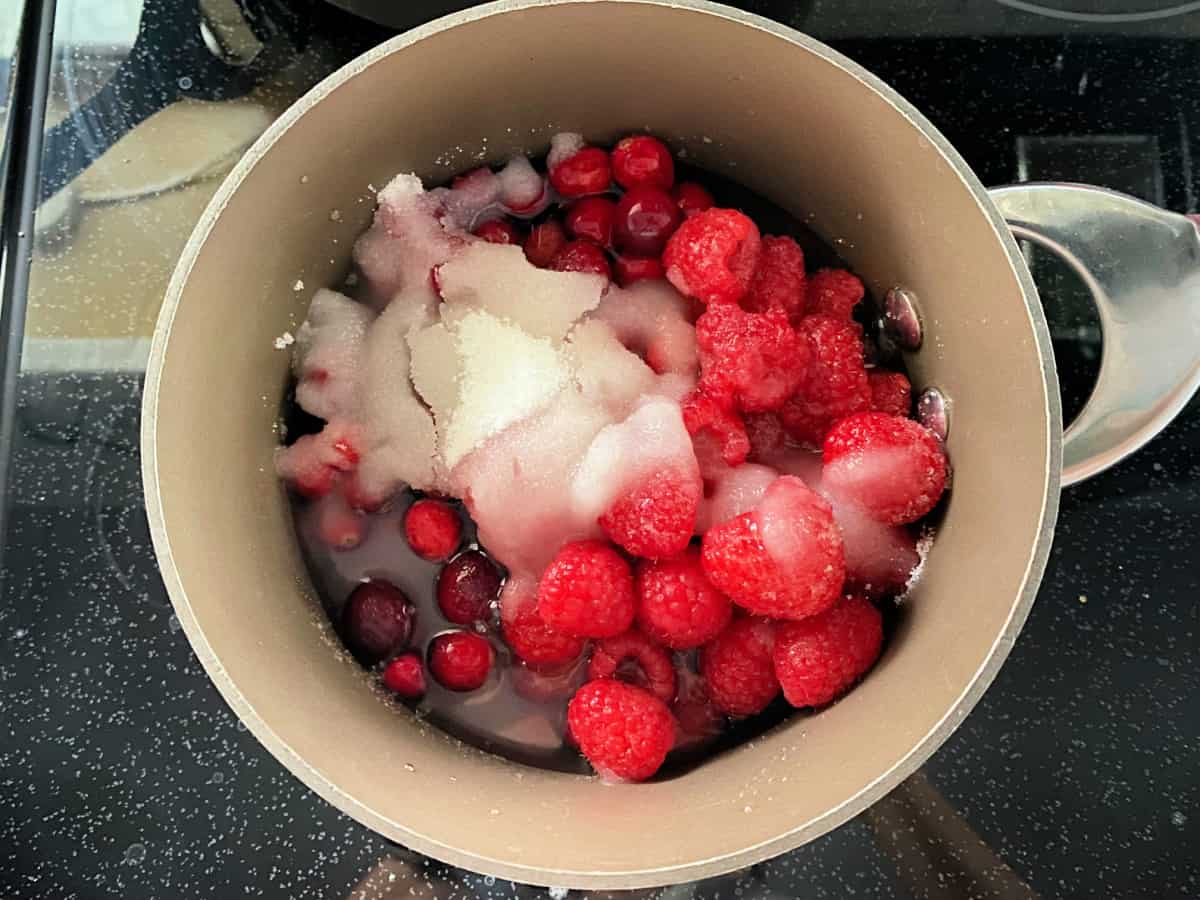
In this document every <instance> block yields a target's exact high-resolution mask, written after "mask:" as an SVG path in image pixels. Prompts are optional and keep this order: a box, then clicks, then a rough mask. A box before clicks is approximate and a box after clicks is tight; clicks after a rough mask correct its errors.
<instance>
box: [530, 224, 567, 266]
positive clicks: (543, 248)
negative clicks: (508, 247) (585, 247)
mask: <svg viewBox="0 0 1200 900" xmlns="http://www.w3.org/2000/svg"><path fill="white" fill-rule="evenodd" d="M566 245H567V233H566V232H565V231H563V227H562V225H560V224H559V222H558V221H557V220H556V219H548V220H547V221H545V222H543V223H542V224H541V225H534V226H533V227H532V228H531V229H529V237H527V238H525V258H526V259H527V260H529V261H530V262H531V263H533V264H534V265H535V266H537V267H538V268H539V269H545V268H548V267H549V265H550V263H552V262H554V257H556V256H558V252H559V251H560V250H562V248H563V247H565V246H566Z"/></svg>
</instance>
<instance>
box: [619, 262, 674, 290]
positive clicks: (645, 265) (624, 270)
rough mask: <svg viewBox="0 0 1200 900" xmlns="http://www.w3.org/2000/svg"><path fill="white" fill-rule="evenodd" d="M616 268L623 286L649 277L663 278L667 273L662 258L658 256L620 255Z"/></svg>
mask: <svg viewBox="0 0 1200 900" xmlns="http://www.w3.org/2000/svg"><path fill="white" fill-rule="evenodd" d="M616 268H617V282H618V283H619V284H620V285H621V286H622V287H628V286H629V285H631V284H633V283H634V282H635V281H643V280H645V279H647V278H662V277H663V276H664V275H665V274H666V270H664V269H663V264H662V260H660V259H659V258H658V257H657V256H618V257H617V266H616Z"/></svg>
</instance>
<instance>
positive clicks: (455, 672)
mask: <svg viewBox="0 0 1200 900" xmlns="http://www.w3.org/2000/svg"><path fill="white" fill-rule="evenodd" d="M491 670H492V645H491V644H489V643H488V642H487V638H485V637H481V636H480V635H478V634H475V633H474V632H471V631H450V632H447V633H446V634H439V635H438V636H437V637H435V638H434V639H433V640H432V641H430V642H429V672H430V674H432V675H433V677H434V678H436V679H437V682H438V684H440V685H441V686H442V687H444V688H447V689H448V690H451V691H474V690H477V689H479V688H481V687H483V683H484V682H485V681H487V677H488V672H490V671H491Z"/></svg>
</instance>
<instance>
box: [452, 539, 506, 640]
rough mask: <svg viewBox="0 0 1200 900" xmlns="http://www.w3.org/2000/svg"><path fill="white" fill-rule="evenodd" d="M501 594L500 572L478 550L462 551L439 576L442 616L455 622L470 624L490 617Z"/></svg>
mask: <svg viewBox="0 0 1200 900" xmlns="http://www.w3.org/2000/svg"><path fill="white" fill-rule="evenodd" d="M498 596H500V573H499V571H497V569H496V567H495V566H494V565H493V564H492V561H491V560H490V559H488V558H487V557H486V556H484V555H483V554H482V553H480V552H479V551H478V550H467V551H466V552H465V553H460V554H459V555H458V556H456V557H454V559H452V560H450V562H448V563H447V564H446V566H445V568H443V569H442V572H441V574H440V575H438V582H437V602H438V606H439V607H440V608H441V610H442V615H444V616H445V617H446V618H447V619H449V620H450V621H451V622H453V623H454V624H455V625H470V624H471V623H472V622H478V621H480V620H482V619H485V618H487V615H488V611H489V609H490V608H491V605H492V603H493V601H495V599H496V598H497V597H498Z"/></svg>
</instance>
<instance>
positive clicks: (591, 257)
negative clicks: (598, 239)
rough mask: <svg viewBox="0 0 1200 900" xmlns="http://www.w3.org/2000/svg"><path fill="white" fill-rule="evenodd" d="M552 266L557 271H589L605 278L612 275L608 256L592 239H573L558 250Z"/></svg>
mask: <svg viewBox="0 0 1200 900" xmlns="http://www.w3.org/2000/svg"><path fill="white" fill-rule="evenodd" d="M550 268H551V269H553V270H554V271H555V272H589V273H591V274H593V275H603V276H604V277H605V278H611V277H612V269H610V268H609V265H608V257H607V256H605V255H604V251H603V250H601V249H600V248H599V247H598V246H596V245H595V244H593V243H592V242H591V241H571V242H570V243H568V244H567V245H566V246H565V247H563V248H562V249H561V250H559V251H558V255H556V256H555V257H554V260H553V261H552V262H551V263H550Z"/></svg>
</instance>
